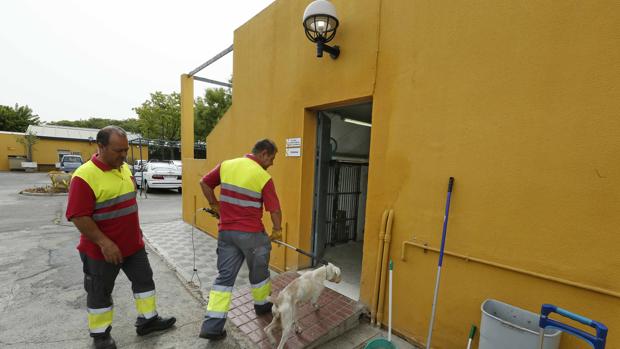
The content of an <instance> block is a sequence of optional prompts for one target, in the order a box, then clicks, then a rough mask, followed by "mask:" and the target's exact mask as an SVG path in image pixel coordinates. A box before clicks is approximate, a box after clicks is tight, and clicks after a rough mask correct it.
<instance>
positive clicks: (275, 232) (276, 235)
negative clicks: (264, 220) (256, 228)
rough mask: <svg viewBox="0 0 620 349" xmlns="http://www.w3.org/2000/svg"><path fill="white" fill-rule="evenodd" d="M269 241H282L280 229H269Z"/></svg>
mask: <svg viewBox="0 0 620 349" xmlns="http://www.w3.org/2000/svg"><path fill="white" fill-rule="evenodd" d="M269 240H271V241H273V240H282V228H279V229H276V228H273V229H271V234H270V235H269Z"/></svg>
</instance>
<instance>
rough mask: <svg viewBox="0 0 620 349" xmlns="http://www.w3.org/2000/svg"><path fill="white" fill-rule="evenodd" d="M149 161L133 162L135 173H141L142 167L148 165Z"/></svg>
mask: <svg viewBox="0 0 620 349" xmlns="http://www.w3.org/2000/svg"><path fill="white" fill-rule="evenodd" d="M146 162H147V160H136V161H134V162H133V171H134V172H136V171H140V170H141V169H142V165H144V164H146Z"/></svg>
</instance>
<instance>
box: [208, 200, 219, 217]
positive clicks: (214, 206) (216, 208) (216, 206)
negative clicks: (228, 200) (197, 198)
mask: <svg viewBox="0 0 620 349" xmlns="http://www.w3.org/2000/svg"><path fill="white" fill-rule="evenodd" d="M209 206H210V207H211V209H212V210H213V212H215V213H217V215H218V217H219V215H220V203H219V202H217V201H216V202H214V203H209Z"/></svg>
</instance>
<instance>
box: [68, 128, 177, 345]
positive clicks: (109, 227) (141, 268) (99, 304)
mask: <svg viewBox="0 0 620 349" xmlns="http://www.w3.org/2000/svg"><path fill="white" fill-rule="evenodd" d="M97 147H98V152H97V154H95V155H93V157H92V158H91V159H90V161H88V162H86V163H85V164H83V165H82V166H80V167H79V168H78V169H77V170H76V171H75V172H74V174H73V178H72V179H71V186H70V189H69V198H68V203H67V213H66V216H67V219H68V220H70V221H72V222H73V224H75V226H76V227H77V228H78V230H79V231H80V233H81V236H80V243H79V244H78V246H77V249H78V250H79V251H80V258H81V259H82V263H83V270H84V288H85V289H86V292H87V293H88V295H87V298H86V305H87V307H88V328H89V330H90V336H91V337H93V341H94V344H95V348H97V349H115V348H116V343H115V342H114V339H112V337H111V336H110V330H111V329H112V318H113V314H114V312H113V306H112V290H113V289H114V281H115V280H116V276H117V275H118V272H119V271H120V270H121V269H122V270H123V272H124V273H125V275H127V277H128V278H129V280H130V281H131V288H132V290H133V295H134V298H135V304H136V310H137V311H138V319H137V321H136V332H137V334H138V335H140V336H142V335H145V334H148V333H151V332H153V331H161V330H165V329H168V328H170V327H171V326H172V325H174V323H175V321H176V319H175V318H174V317H171V318H162V317H160V316H159V315H158V314H157V309H156V305H155V283H154V282H153V271H152V270H151V266H150V264H149V260H148V258H147V256H146V251H145V250H144V241H143V240H142V230H141V229H140V222H139V220H138V205H137V202H136V186H135V182H134V178H133V176H132V175H131V171H130V170H129V166H128V165H127V164H126V163H125V159H126V158H127V150H128V149H129V144H128V141H127V134H126V133H125V131H124V130H123V129H122V128H120V127H116V126H107V127H104V128H103V129H101V130H100V131H99V132H98V133H97Z"/></svg>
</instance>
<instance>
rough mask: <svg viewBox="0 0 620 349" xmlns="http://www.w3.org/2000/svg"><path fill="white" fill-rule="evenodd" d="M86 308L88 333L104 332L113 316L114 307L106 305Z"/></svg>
mask: <svg viewBox="0 0 620 349" xmlns="http://www.w3.org/2000/svg"><path fill="white" fill-rule="evenodd" d="M87 309H88V329H89V331H90V333H104V332H105V331H106V330H107V329H108V327H109V326H110V325H112V319H113V318H114V308H113V307H106V308H99V309H92V308H87Z"/></svg>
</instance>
